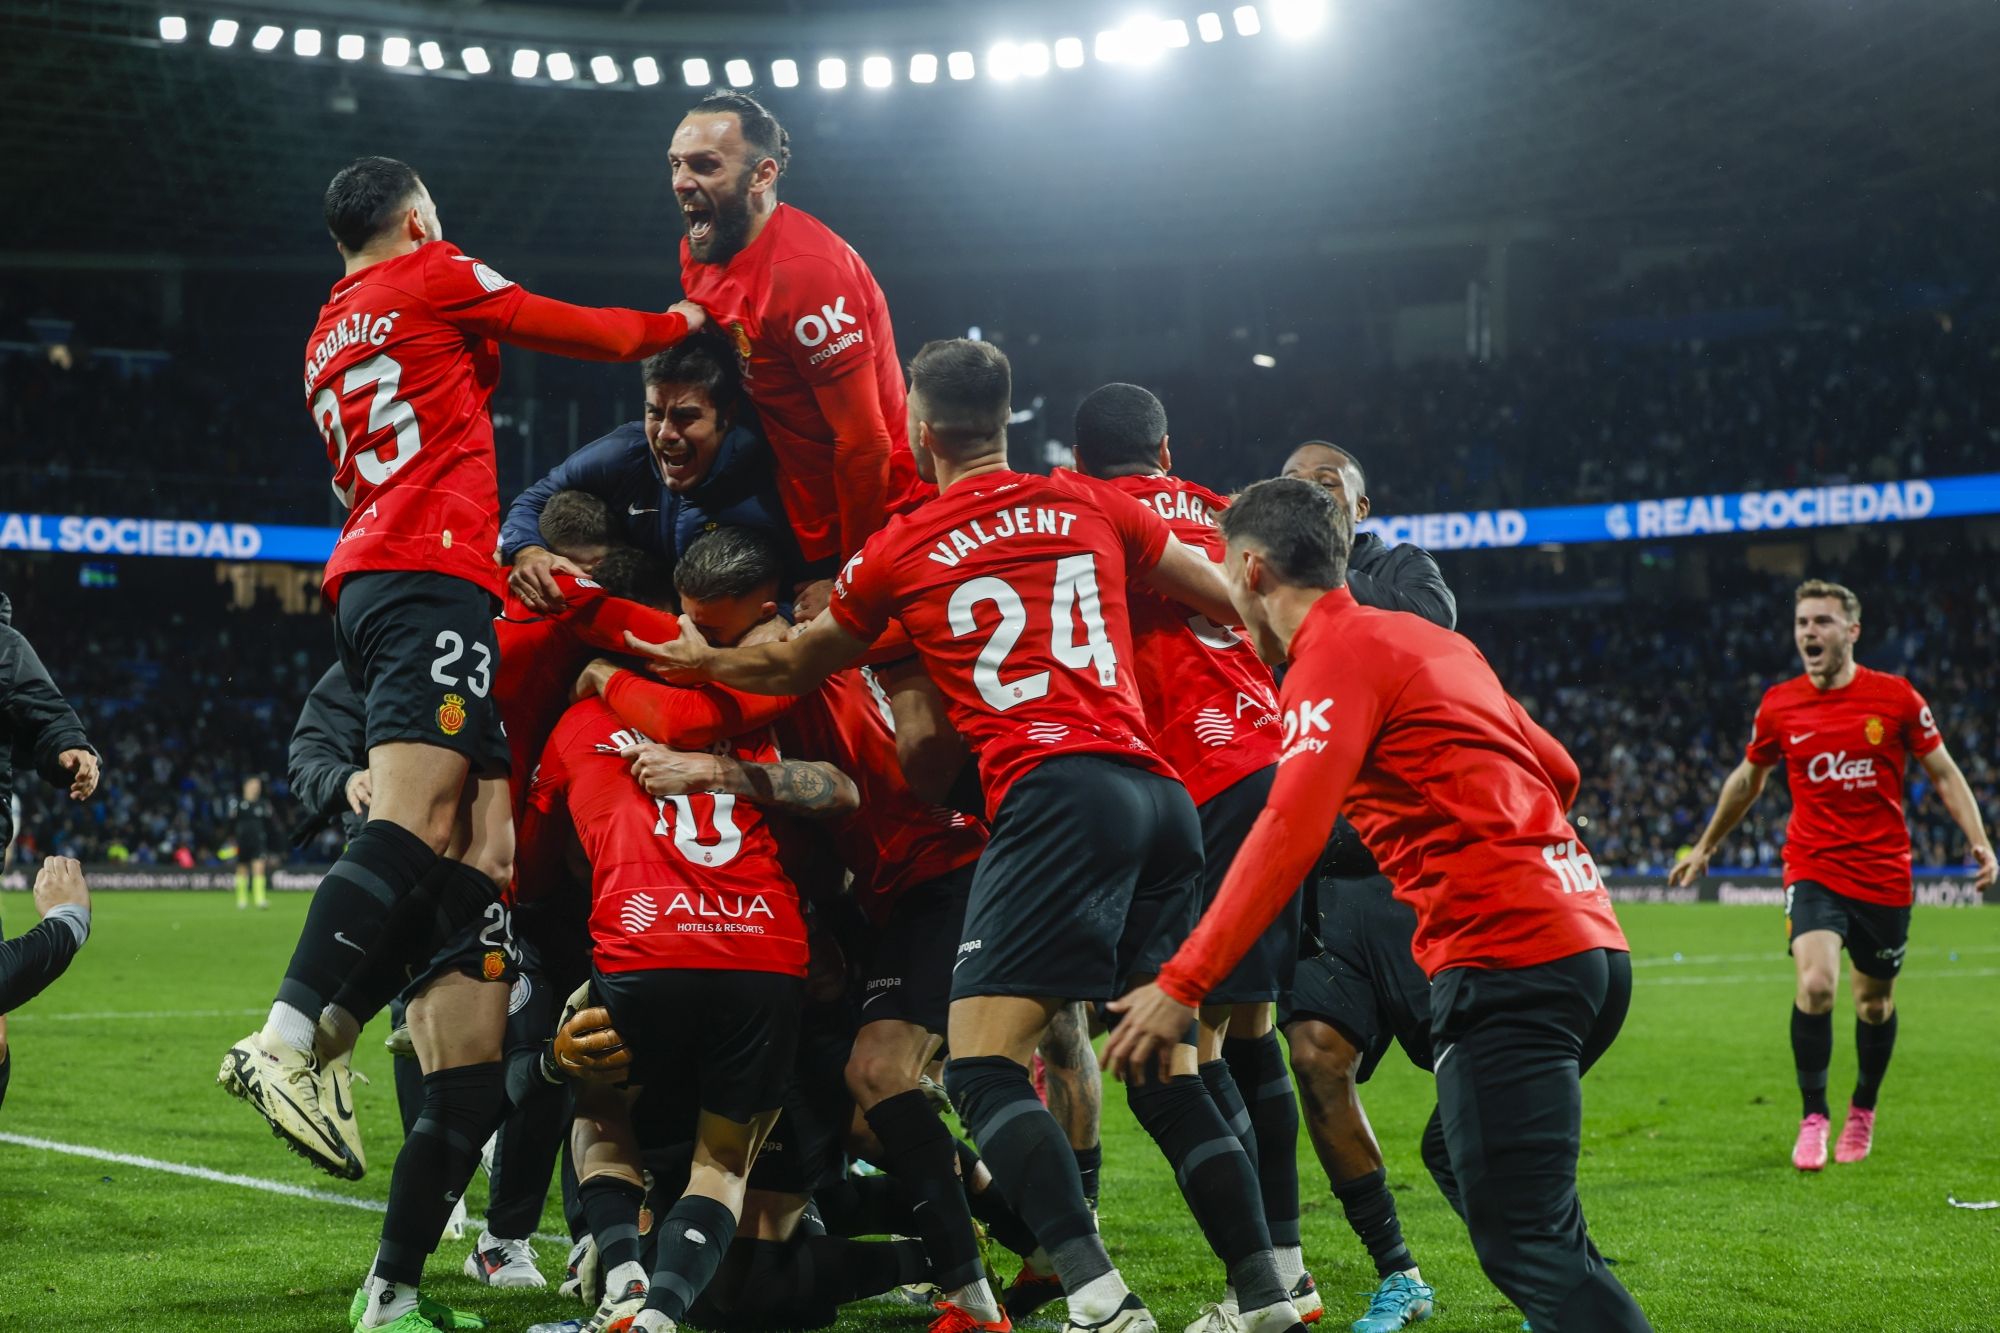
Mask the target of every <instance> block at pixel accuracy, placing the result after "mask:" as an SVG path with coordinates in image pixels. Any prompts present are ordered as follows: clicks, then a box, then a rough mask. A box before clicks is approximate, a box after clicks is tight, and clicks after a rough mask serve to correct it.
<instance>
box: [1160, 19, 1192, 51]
mask: <svg viewBox="0 0 2000 1333" xmlns="http://www.w3.org/2000/svg"><path fill="white" fill-rule="evenodd" d="M1160 41H1161V42H1162V43H1164V44H1165V45H1167V46H1171V47H1175V48H1176V49H1178V48H1180V47H1183V46H1186V45H1187V44H1188V26H1187V21H1186V20H1185V19H1168V20H1167V21H1166V22H1165V23H1162V24H1161V25H1160Z"/></svg>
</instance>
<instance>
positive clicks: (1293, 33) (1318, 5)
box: [1270, 0, 1326, 41]
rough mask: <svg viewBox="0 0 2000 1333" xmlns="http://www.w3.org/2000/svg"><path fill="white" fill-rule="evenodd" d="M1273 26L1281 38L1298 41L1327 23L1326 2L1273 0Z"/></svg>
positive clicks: (1319, 0) (1318, 0)
mask: <svg viewBox="0 0 2000 1333" xmlns="http://www.w3.org/2000/svg"><path fill="white" fill-rule="evenodd" d="M1270 9H1271V26H1272V27H1273V28H1276V29H1277V30H1278V35H1279V36H1280V37H1285V38H1289V39H1291V40H1292V41H1298V40H1299V39H1301V38H1305V37H1310V36H1312V35H1313V34H1314V33H1316V32H1318V31H1319V30H1320V26H1321V25H1322V24H1324V23H1325V22H1326V0H1271V6H1270Z"/></svg>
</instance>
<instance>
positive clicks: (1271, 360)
mask: <svg viewBox="0 0 2000 1333" xmlns="http://www.w3.org/2000/svg"><path fill="white" fill-rule="evenodd" d="M1250 364H1251V365H1253V366H1256V367H1257V368H1259V369H1260V370H1271V369H1274V368H1276V366H1277V364H1278V358H1277V357H1275V356H1272V355H1270V354H1269V353H1267V352H1259V353H1257V355H1255V356H1253V357H1251V358H1250Z"/></svg>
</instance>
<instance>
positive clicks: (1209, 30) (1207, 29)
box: [1194, 13, 1222, 42]
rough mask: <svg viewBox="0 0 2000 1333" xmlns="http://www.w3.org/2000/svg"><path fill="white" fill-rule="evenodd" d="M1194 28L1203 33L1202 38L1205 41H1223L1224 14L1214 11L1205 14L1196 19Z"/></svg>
mask: <svg viewBox="0 0 2000 1333" xmlns="http://www.w3.org/2000/svg"><path fill="white" fill-rule="evenodd" d="M1194 30H1195V31H1196V32H1198V33H1200V34H1201V39H1202V40H1203V41H1204V42H1219V41H1221V40H1222V15H1220V14H1214V13H1210V14H1203V15H1202V16H1201V17H1200V18H1198V19H1196V20H1195V21H1194Z"/></svg>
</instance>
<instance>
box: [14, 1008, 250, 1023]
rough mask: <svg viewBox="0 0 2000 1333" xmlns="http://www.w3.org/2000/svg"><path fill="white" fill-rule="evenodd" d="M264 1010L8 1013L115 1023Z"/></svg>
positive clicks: (22, 1018) (19, 1018)
mask: <svg viewBox="0 0 2000 1333" xmlns="http://www.w3.org/2000/svg"><path fill="white" fill-rule="evenodd" d="M263 1012H265V1011H264V1010H262V1009H128V1010H123V1011H118V1012H113V1011H110V1010H94V1011H85V1012H80V1013H68V1014H65V1013H55V1014H48V1013H42V1012H40V1011H32V1012H29V1013H25V1014H9V1015H7V1021H8V1022H9V1023H26V1022H30V1021H32V1020H35V1019H41V1020H43V1021H46V1022H50V1023H117V1022H123V1021H125V1020H127V1019H131V1020H133V1021H143V1020H146V1019H157V1018H175V1019H179V1018H250V1017H254V1016H256V1015H258V1014H261V1013H263Z"/></svg>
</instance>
